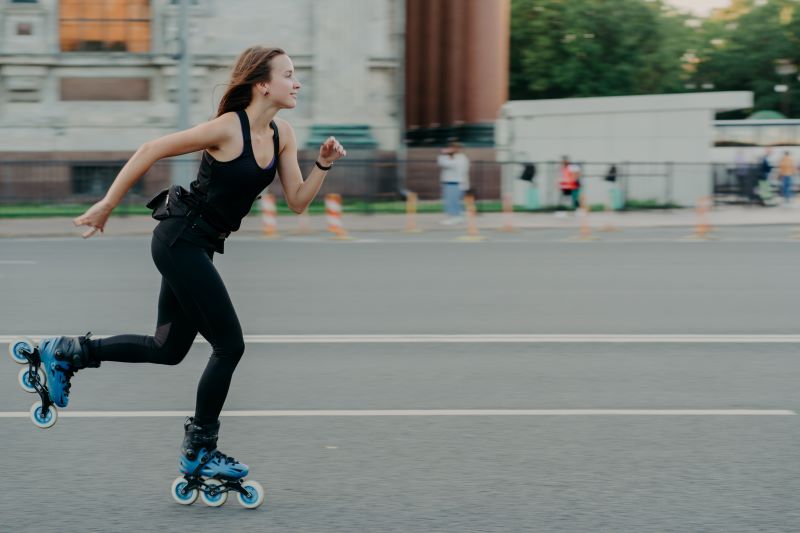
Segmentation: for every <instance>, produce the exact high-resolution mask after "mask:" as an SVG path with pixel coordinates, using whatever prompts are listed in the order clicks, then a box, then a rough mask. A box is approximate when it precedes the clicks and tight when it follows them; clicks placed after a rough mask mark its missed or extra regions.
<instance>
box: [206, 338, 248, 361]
mask: <svg viewBox="0 0 800 533" xmlns="http://www.w3.org/2000/svg"><path fill="white" fill-rule="evenodd" d="M242 355H244V338H242V337H240V336H239V337H233V338H230V339H226V340H225V341H223V342H217V343H214V353H213V356H214V357H219V358H221V359H228V360H231V361H239V359H241V358H242Z"/></svg>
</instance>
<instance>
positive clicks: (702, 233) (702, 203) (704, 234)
mask: <svg viewBox="0 0 800 533" xmlns="http://www.w3.org/2000/svg"><path fill="white" fill-rule="evenodd" d="M712 202H713V200H712V199H711V197H710V196H701V197H700V198H698V199H697V202H696V206H697V207H696V212H697V223H696V224H695V227H694V233H693V234H692V235H690V236H689V237H688V238H689V239H691V240H698V241H707V240H709V239H711V238H712V237H711V235H709V233H711V224H710V223H709V221H708V212H709V211H710V210H711V205H712Z"/></svg>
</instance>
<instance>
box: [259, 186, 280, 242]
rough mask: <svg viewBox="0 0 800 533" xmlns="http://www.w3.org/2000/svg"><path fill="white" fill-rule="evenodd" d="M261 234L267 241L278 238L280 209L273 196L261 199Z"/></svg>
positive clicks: (269, 195) (266, 195)
mask: <svg viewBox="0 0 800 533" xmlns="http://www.w3.org/2000/svg"><path fill="white" fill-rule="evenodd" d="M261 232H262V234H263V236H264V238H265V239H277V238H278V208H277V207H276V205H275V196H274V195H272V194H264V195H263V196H262V197H261Z"/></svg>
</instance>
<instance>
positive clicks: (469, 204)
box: [456, 194, 486, 242]
mask: <svg viewBox="0 0 800 533" xmlns="http://www.w3.org/2000/svg"><path fill="white" fill-rule="evenodd" d="M464 204H465V205H466V208H467V209H466V211H467V234H466V235H461V236H460V237H457V238H456V240H459V241H465V242H479V241H484V240H486V237H484V236H483V235H481V234H480V231H478V222H477V220H476V219H477V212H476V209H475V197H474V196H472V195H471V194H468V195H466V196H465V197H464Z"/></svg>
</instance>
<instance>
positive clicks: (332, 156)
mask: <svg viewBox="0 0 800 533" xmlns="http://www.w3.org/2000/svg"><path fill="white" fill-rule="evenodd" d="M346 155H347V150H345V149H344V148H343V147H342V145H341V144H339V141H337V140H336V138H335V137H328V139H327V140H326V141H325V142H324V143H322V146H320V147H319V162H320V163H321V164H322V165H323V166H326V167H327V166H329V165H330V164H331V163H333V162H334V161H338V160H339V159H341V158H342V157H344V156H346Z"/></svg>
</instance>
